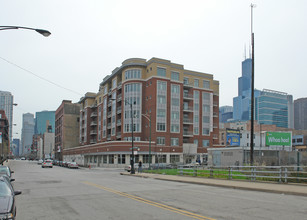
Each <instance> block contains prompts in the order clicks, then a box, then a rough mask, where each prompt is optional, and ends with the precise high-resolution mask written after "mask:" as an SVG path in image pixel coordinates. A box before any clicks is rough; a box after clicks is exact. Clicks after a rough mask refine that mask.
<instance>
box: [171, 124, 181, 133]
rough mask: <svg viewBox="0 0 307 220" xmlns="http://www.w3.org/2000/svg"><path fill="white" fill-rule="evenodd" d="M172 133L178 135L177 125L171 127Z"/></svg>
mask: <svg viewBox="0 0 307 220" xmlns="http://www.w3.org/2000/svg"><path fill="white" fill-rule="evenodd" d="M171 132H172V133H179V125H171Z"/></svg>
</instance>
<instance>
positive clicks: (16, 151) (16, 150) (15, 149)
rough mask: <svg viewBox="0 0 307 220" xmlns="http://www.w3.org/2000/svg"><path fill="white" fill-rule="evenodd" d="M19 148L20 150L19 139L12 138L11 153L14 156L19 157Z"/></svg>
mask: <svg viewBox="0 0 307 220" xmlns="http://www.w3.org/2000/svg"><path fill="white" fill-rule="evenodd" d="M19 148H20V139H19V138H14V139H13V145H12V153H13V154H14V155H15V156H19Z"/></svg>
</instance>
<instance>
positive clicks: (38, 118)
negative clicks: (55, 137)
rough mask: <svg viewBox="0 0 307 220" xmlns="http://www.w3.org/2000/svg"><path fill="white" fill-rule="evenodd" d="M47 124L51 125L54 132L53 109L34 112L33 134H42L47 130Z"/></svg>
mask: <svg viewBox="0 0 307 220" xmlns="http://www.w3.org/2000/svg"><path fill="white" fill-rule="evenodd" d="M48 125H51V128H52V131H51V133H54V128H55V111H42V112H36V113H35V134H44V133H45V132H47V127H48Z"/></svg>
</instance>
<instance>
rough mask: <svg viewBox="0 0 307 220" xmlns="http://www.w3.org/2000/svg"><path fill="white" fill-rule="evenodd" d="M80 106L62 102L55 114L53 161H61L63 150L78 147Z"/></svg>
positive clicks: (65, 101) (67, 101) (66, 101)
mask: <svg viewBox="0 0 307 220" xmlns="http://www.w3.org/2000/svg"><path fill="white" fill-rule="evenodd" d="M79 114H80V105H79V104H78V103H72V102H71V101H70V100H63V101H62V103H61V105H60V106H59V107H58V109H57V110H56V112H55V143H54V146H55V150H54V151H55V152H54V154H55V159H57V160H62V159H63V158H62V157H63V155H62V153H63V150H64V149H68V148H73V147H77V146H79V138H78V137H79V135H78V134H79Z"/></svg>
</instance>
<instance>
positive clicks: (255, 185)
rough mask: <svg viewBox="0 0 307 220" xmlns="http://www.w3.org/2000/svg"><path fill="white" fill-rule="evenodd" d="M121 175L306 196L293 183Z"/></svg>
mask: <svg viewBox="0 0 307 220" xmlns="http://www.w3.org/2000/svg"><path fill="white" fill-rule="evenodd" d="M120 174H121V175H128V176H135V177H143V178H153V179H158V180H165V181H175V182H182V183H193V184H202V185H208V186H218V187H227V188H233V189H242V190H253V191H260V192H272V193H280V194H288V195H299V196H307V185H302V184H295V183H288V184H282V183H280V184H279V183H263V182H250V181H238V180H224V179H211V178H202V177H188V176H174V175H162V174H150V173H136V174H130V173H128V172H122V173H120Z"/></svg>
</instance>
